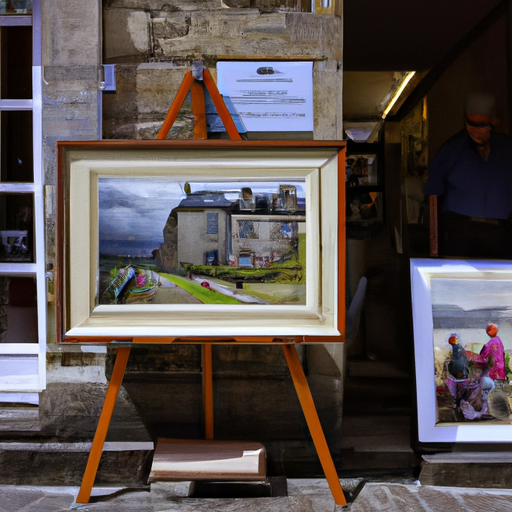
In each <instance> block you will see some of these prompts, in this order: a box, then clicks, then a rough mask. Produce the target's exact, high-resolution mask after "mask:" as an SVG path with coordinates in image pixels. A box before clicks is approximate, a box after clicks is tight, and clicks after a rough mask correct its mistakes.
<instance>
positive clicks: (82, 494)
mask: <svg viewBox="0 0 512 512" xmlns="http://www.w3.org/2000/svg"><path fill="white" fill-rule="evenodd" d="M129 355H130V349H129V348H124V347H121V348H119V349H117V357H116V362H115V363H114V369H113V371H112V377H110V383H109V385H108V389H107V394H106V395H105V401H104V402H103V408H102V410H101V414H100V419H99V421H98V426H97V427H96V433H95V434H94V439H93V441H92V446H91V451H90V452H89V459H88V460H87V466H86V468H85V473H84V476H83V478H82V485H81V486H80V491H79V493H78V496H77V498H76V503H89V498H90V497H91V491H92V486H93V485H94V480H95V479H96V473H97V472H98V466H99V463H100V458H101V453H102V451H103V445H104V444H105V439H106V437H107V431H108V427H109V425H110V420H111V419H112V413H113V412H114V407H115V405H116V400H117V395H118V394H119V389H120V388H121V383H122V381H123V377H124V372H125V370H126V363H127V362H128V356H129Z"/></svg>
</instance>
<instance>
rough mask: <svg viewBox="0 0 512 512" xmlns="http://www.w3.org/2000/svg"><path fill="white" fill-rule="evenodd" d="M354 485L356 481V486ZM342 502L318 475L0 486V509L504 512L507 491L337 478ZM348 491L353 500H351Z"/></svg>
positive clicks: (508, 506)
mask: <svg viewBox="0 0 512 512" xmlns="http://www.w3.org/2000/svg"><path fill="white" fill-rule="evenodd" d="M358 484H359V485H358ZM342 485H343V487H344V490H345V494H346V496H347V498H348V500H349V504H348V505H347V506H340V505H336V504H335V503H334V500H333V498H332V496H331V493H330V491H329V487H328V485H327V482H326V481H325V480H323V479H290V480H288V482H287V486H288V496H286V497H276V498H236V499H235V498H229V499H228V498H224V499H212V498H191V497H188V483H181V484H164V483H157V484H152V485H151V487H150V488H149V489H148V490H128V489H94V490H93V496H92V497H91V500H90V503H87V504H80V505H78V504H76V503H75V499H76V495H77V493H78V488H76V487H58V488H57V487H33V486H31V487H29V486H26V487H24V486H0V512H36V511H37V512H63V511H66V510H79V511H83V512H88V511H91V512H93V511H94V512H114V511H116V512H119V511H123V512H208V511H222V512H341V511H343V512H345V511H349V512H421V511H426V512H447V511H448V512H502V511H503V512H509V511H511V510H512V489H474V488H471V489H468V488H455V487H431V486H421V485H419V484H417V483H415V482H407V483H386V482H367V483H365V482H364V481H363V480H346V481H344V480H342ZM353 495H354V496H355V499H353Z"/></svg>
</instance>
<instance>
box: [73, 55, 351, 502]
mask: <svg viewBox="0 0 512 512" xmlns="http://www.w3.org/2000/svg"><path fill="white" fill-rule="evenodd" d="M201 81H202V82H203V83H204V86H205V87H206V89H207V90H208V92H209V93H210V96H211V98H212V101H213V103H214V105H215V107H216V109H217V112H218V114H219V116H220V118H221V120H222V122H223V124H224V127H225V129H226V132H227V133H228V135H229V138H230V139H231V140H242V137H241V136H240V134H239V132H238V130H237V129H236V126H235V123H234V122H233V119H232V118H231V115H230V114H229V111H228V109H227V107H226V104H225V103H224V100H223V99H222V96H221V95H220V93H219V91H218V89H217V86H216V85H215V83H214V82H213V80H212V78H211V76H210V73H209V72H208V70H207V69H206V68H204V67H203V65H202V62H200V61H195V62H194V63H193V69H192V71H188V72H187V73H186V74H185V77H184V79H183V82H182V84H181V86H180V88H179V90H178V92H177V94H176V97H175V98H174V101H173V102H172V105H171V107H170V108H169V111H168V112H167V116H166V118H165V121H164V123H163V125H162V127H161V129H160V131H159V133H158V135H157V139H166V138H167V135H168V134H169V131H170V129H171V127H172V125H173V123H174V121H175V119H176V116H177V115H178V112H179V110H180V108H181V106H182V104H183V102H184V101H185V98H186V97H187V94H188V91H189V90H190V92H191V98H192V113H193V114H194V138H195V139H206V138H207V130H206V108H205V100H204V89H203V85H202V84H201ZM128 341H130V340H128ZM194 341H197V342H198V343H200V344H201V355H202V373H203V406H204V418H205V438H206V439H213V372H212V343H211V342H207V341H204V340H203V341H202V340H201V339H197V340H194ZM244 341H247V340H244ZM297 341H298V340H297ZM131 343H132V344H138V343H140V344H147V343H150V342H149V341H148V340H147V339H141V340H137V338H133V339H132V340H131ZM254 343H261V338H260V339H258V338H255V340H254ZM281 346H282V349H283V352H284V355H285V358H286V362H287V364H288V368H289V370H290V375H291V378H292V381H293V384H294V386H295V390H296V392H297V396H298V399H299V402H300V405H301V408H302V412H303V413H304V416H305V419H306V423H307V425H308V428H309V431H310V434H311V437H312V439H313V444H314V446H315V449H316V452H317V454H318V458H319V459H320V463H321V465H322V469H323V471H324V474H325V477H326V480H327V482H328V484H329V488H330V490H331V493H332V496H333V498H334V501H335V502H336V504H337V505H346V503H347V501H346V499H345V495H344V493H343V489H342V487H341V484H340V481H339V478H338V474H337V472H336V468H335V466H334V463H333V460H332V457H331V453H330V451H329V447H328V445H327V441H326V439H325V435H324V432H323V430H322V426H321V424H320V420H319V418H318V413H317V411H316V407H315V404H314V401H313V397H312V395H311V391H310V389H309V385H308V382H307V379H306V376H305V374H304V371H303V369H302V365H301V363H300V360H299V357H298V354H297V350H296V348H295V347H294V346H293V345H292V344H282V345H281ZM130 351H131V348H130V347H119V348H118V349H117V357H116V361H115V363H114V368H113V371H112V376H111V378H110V382H109V385H108V388H107V393H106V395H105V400H104V403H103V408H102V411H101V414H100V417H99V420H98V425H97V427H96V432H95V435H94V439H93V442H92V446H91V451H90V452H89V458H88V461H87V466H86V468H85V472H84V475H83V478H82V484H81V486H80V491H79V493H78V496H77V499H76V503H77V504H82V503H84V504H85V503H89V499H90V497H91V492H92V487H93V485H94V480H95V479H96V473H97V471H98V466H99V463H100V458H101V454H102V451H103V446H104V443H105V439H106V437H107V431H108V428H109V425H110V421H111V419H112V414H113V412H114V407H115V403H116V400H117V396H118V394H119V390H120V388H121V383H122V381H123V377H124V374H125V370H126V365H127V362H128V357H129V355H130Z"/></svg>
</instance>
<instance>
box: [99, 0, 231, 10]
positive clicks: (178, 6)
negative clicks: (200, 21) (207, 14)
mask: <svg viewBox="0 0 512 512" xmlns="http://www.w3.org/2000/svg"><path fill="white" fill-rule="evenodd" d="M105 7H106V8H121V9H143V10H145V11H148V10H149V11H167V12H178V11H200V10H202V11H212V10H216V9H225V8H226V6H225V5H224V3H223V2H222V0H107V1H106V2H105Z"/></svg>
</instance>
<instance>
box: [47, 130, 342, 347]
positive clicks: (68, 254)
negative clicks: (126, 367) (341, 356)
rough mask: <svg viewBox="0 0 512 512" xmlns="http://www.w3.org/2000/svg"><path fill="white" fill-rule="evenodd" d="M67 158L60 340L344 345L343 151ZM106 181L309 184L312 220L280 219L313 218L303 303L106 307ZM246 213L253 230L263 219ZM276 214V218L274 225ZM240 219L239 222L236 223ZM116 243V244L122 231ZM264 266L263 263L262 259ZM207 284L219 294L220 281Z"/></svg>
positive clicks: (203, 149)
mask: <svg viewBox="0 0 512 512" xmlns="http://www.w3.org/2000/svg"><path fill="white" fill-rule="evenodd" d="M58 151H59V184H60V188H59V191H58V197H59V200H58V201H59V214H58V221H59V224H60V228H59V230H58V231H59V233H60V234H61V237H62V238H61V240H60V242H59V248H60V253H59V265H58V305H57V315H58V319H57V323H58V331H59V335H58V338H59V340H60V341H80V340H89V341H91V340H92V341H94V339H100V338H101V339H105V338H106V339H112V340H115V339H121V340H124V339H134V338H144V339H148V338H149V339H151V338H154V339H155V340H159V339H160V340H161V339H166V338H172V339H176V338H190V337H201V338H205V339H208V338H211V339H217V338H223V337H227V338H234V339H236V338H237V337H251V336H253V337H255V339H256V338H257V337H276V338H291V339H293V340H295V341H297V339H299V338H300V341H306V339H305V338H308V339H310V340H316V339H318V340H323V341H342V340H343V337H342V332H343V329H344V301H343V300H341V302H340V296H342V295H343V293H344V292H343V291H340V289H339V288H340V287H339V283H340V279H342V278H341V276H340V273H341V274H342V275H344V241H343V240H344V236H343V233H344V222H343V221H341V222H340V215H339V214H340V212H344V195H343V185H344V182H343V176H344V174H343V173H344V144H343V143H341V142H313V141H310V142H305V143H304V142H300V143H299V142H283V143H276V142H270V143H268V142H242V143H240V142H232V141H225V140H220V141H219V140H217V141H197V140H189V141H101V142H88V143H87V142H86V143H81V142H77V143H74V142H62V143H58ZM103 180H114V181H116V180H117V181H118V182H119V183H120V184H121V183H126V182H127V181H128V180H140V183H146V184H148V183H152V182H155V181H156V182H161V180H170V181H171V182H174V183H177V184H179V185H180V187H182V188H184V187H186V186H187V187H190V183H198V182H199V183H203V184H208V185H209V186H210V185H211V184H212V183H214V184H216V185H214V188H218V189H226V188H233V183H238V184H239V185H240V188H243V187H245V186H246V185H248V184H250V185H253V186H256V187H257V186H258V183H260V184H262V185H266V184H267V183H268V184H272V185H275V186H280V185H281V184H286V183H298V184H299V187H300V186H301V184H302V185H303V186H304V195H305V197H304V205H305V206H304V208H305V210H304V212H303V213H304V215H303V216H302V217H301V214H297V212H296V211H293V212H292V211H291V210H290V211H276V212H275V214H276V216H277V217H276V219H277V220H278V221H282V218H283V216H285V217H286V216H289V217H290V219H292V220H293V222H297V221H298V220H299V221H300V220H304V218H305V222H304V224H305V226H303V227H302V228H301V230H302V231H303V233H304V236H305V240H306V243H305V254H304V259H305V275H306V278H305V280H303V287H304V289H305V299H304V301H302V302H301V301H299V302H298V303H297V304H295V303H293V302H290V303H285V302H284V303H283V304H276V303H272V302H269V301H267V302H266V303H265V302H264V303H256V304H246V303H241V304H236V305H232V304H205V303H200V304H197V303H196V304H190V303H185V302H183V303H157V304H154V303H122V304H119V303H117V302H116V303H112V304H110V303H109V304H104V303H101V301H99V299H98V297H99V296H100V292H99V286H100V284H99V283H100V277H99V274H100V264H101V262H102V260H101V256H100V252H101V251H100V246H101V244H102V242H101V240H102V234H101V233H102V232H103V231H104V232H106V233H107V232H108V233H110V232H109V231H107V230H106V229H107V228H104V227H103V220H102V215H103V213H100V212H102V210H101V207H100V204H99V202H100V196H101V191H102V189H103V188H104V187H106V185H103V183H106V182H104V181H103ZM162 183H164V182H162ZM153 185H154V183H153ZM164 186H165V185H162V187H164ZM154 188H155V187H153V189H154ZM156 188H158V187H156ZM210 188H211V187H210ZM187 197H188V196H187ZM132 204H135V197H133V200H132V199H130V198H128V199H127V200H126V205H127V210H126V215H130V214H131V213H130V211H129V210H130V209H131V206H130V205H132ZM146 204H147V205H148V206H147V208H149V209H150V210H151V208H153V209H156V208H158V206H157V205H158V204H159V203H158V202H157V200H156V198H153V197H148V198H147V201H146ZM134 208H135V207H134ZM248 208H249V210H250V206H249V207H248ZM169 209H170V207H169ZM292 209H293V208H292ZM173 211H174V210H173ZM242 213H243V211H242ZM247 214H248V217H247V218H250V219H251V222H253V221H254V212H253V211H248V212H247ZM165 215H166V216H167V215H169V213H168V212H166V213H165ZM272 215H274V214H273V213H272V214H270V215H269V214H268V212H267V217H268V219H272V218H273V217H272ZM238 217H240V212H239V214H238ZM238 217H237V216H236V215H233V218H234V219H236V218H238ZM126 218H128V217H126ZM120 219H121V220H118V228H119V229H118V231H119V232H121V231H122V230H123V229H124V228H123V226H121V224H123V223H124V222H125V220H124V219H125V217H121V218H120ZM164 224H165V223H164ZM163 228H164V225H162V226H161V229H162V230H163ZM102 230H103V231H102ZM109 236H111V237H112V236H113V237H115V233H113V234H111V235H109ZM226 236H227V235H226ZM229 236H230V237H231V236H232V235H231V234H230V235H229ZM233 236H234V235H233ZM232 245H233V246H235V244H234V243H233V244H232ZM254 252H256V251H254ZM123 254H125V253H123ZM125 256H126V254H125ZM258 262H259V263H258V264H261V258H260V259H259V260H258ZM196 263H197V262H196ZM116 268H117V267H116ZM202 270H204V268H203V267H202ZM208 282H209V283H210V284H212V288H214V286H213V284H214V281H213V280H212V281H208ZM159 284H160V283H159ZM201 284H202V285H203V286H204V284H203V283H201ZM207 286H208V285H207ZM212 291H217V290H212ZM341 309H343V312H342V313H341V314H340V310H341ZM59 311H61V313H60V316H59ZM302 338H304V339H302Z"/></svg>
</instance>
